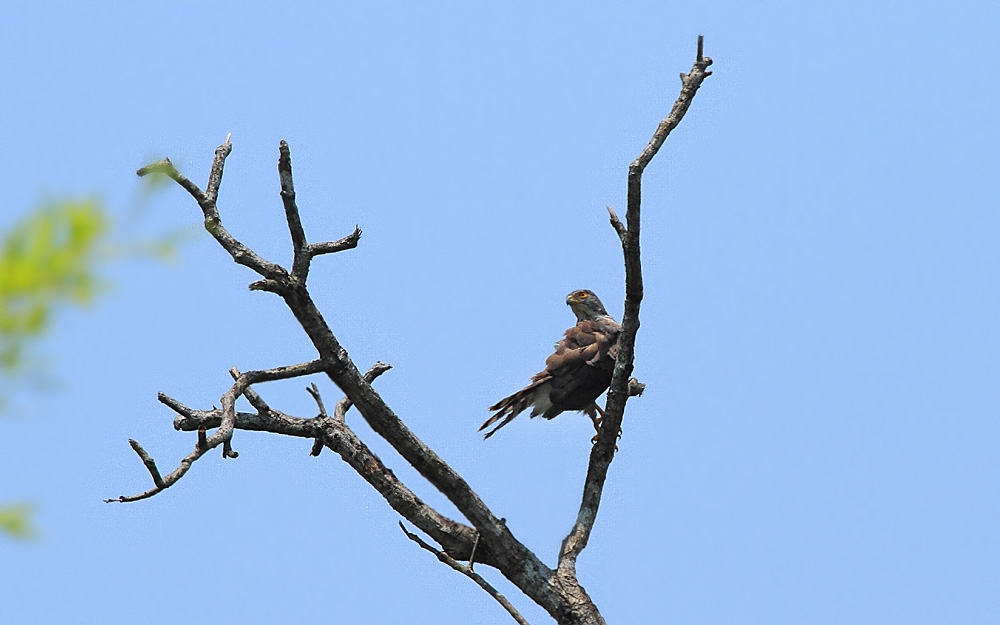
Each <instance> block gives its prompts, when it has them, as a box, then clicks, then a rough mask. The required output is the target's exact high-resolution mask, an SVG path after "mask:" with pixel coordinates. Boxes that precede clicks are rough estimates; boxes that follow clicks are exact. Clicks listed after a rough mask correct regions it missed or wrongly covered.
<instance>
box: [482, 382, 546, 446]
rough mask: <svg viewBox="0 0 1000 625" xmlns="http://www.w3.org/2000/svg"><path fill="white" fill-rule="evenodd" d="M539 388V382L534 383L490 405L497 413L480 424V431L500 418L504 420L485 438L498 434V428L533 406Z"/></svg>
mask: <svg viewBox="0 0 1000 625" xmlns="http://www.w3.org/2000/svg"><path fill="white" fill-rule="evenodd" d="M537 389H538V383H535V384H532V385H530V386H528V387H525V388H523V389H521V390H519V391H518V392H516V393H514V394H513V395H511V396H510V397H504V398H503V399H501V400H500V401H498V402H497V403H495V404H493V405H492V406H490V407H489V410H496V411H497V413H496V414H495V415H493V416H492V417H490V418H489V419H487V420H486V421H485V422H484V423H483V424H482V425H481V426H479V431H480V432H482V431H483V430H485V429H486V428H488V427H490V426H491V425H493V424H494V423H496V422H497V421H500V419H503V421H500V425H498V426H496V427H495V428H493V429H492V430H490V431H489V432H487V433H486V436H484V437H483V438H484V440H485V439H487V438H489V437H491V436H493V435H494V434H496V432H497V430H499V429H500V428H502V427H503V426H505V425H507V424H508V423H510V422H511V419H513V418H514V417H516V416H517V415H519V414H521V413H522V412H524V410H525V409H526V408H528V407H529V406H531V405H532V404H533V403H534V401H535V394H536V392H537Z"/></svg>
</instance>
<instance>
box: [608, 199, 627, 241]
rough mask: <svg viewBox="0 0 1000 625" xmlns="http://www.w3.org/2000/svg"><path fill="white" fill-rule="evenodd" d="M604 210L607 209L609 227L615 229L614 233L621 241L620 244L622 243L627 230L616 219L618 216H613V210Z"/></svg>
mask: <svg viewBox="0 0 1000 625" xmlns="http://www.w3.org/2000/svg"><path fill="white" fill-rule="evenodd" d="M605 208H607V209H608V215H610V216H611V227H612V228H614V229H615V232H617V233H618V238H619V239H621V240H622V243H624V242H625V235H626V234H628V230H626V229H625V225H624V224H622V222H621V220H620V219H618V215H617V214H615V209H613V208H611V207H610V206H606V207H605Z"/></svg>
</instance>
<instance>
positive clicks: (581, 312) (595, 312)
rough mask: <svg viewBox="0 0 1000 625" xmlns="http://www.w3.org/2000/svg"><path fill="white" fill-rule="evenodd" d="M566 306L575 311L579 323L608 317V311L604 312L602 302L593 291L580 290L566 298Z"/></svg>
mask: <svg viewBox="0 0 1000 625" xmlns="http://www.w3.org/2000/svg"><path fill="white" fill-rule="evenodd" d="M566 304H567V305H569V307H570V308H572V309H573V314H575V315H576V320H577V321H592V320H594V319H597V318H598V317H607V316H608V311H606V310H604V305H603V304H601V300H599V299H597V296H596V295H594V292H593V291H588V290H587V289H579V290H577V291H573V292H572V293H570V294H569V295H567V296H566Z"/></svg>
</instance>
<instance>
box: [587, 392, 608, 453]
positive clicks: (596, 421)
mask: <svg viewBox="0 0 1000 625" xmlns="http://www.w3.org/2000/svg"><path fill="white" fill-rule="evenodd" d="M594 408H596V409H597V412H599V413H600V414H601V416H599V417H598V416H594V415H588V416H590V420H591V421H592V422H593V423H594V431H595V432H596V434H594V438H592V439H591V440H590V442H591V443H597V436H598V434H600V433H601V421H603V420H604V411H603V410H601V407H600V406H598V405H597V402H596V401H595V402H594Z"/></svg>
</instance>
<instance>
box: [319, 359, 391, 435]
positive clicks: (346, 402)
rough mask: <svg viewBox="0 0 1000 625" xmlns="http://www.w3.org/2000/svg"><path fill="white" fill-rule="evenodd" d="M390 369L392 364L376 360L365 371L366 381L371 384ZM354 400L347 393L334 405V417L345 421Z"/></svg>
mask: <svg viewBox="0 0 1000 625" xmlns="http://www.w3.org/2000/svg"><path fill="white" fill-rule="evenodd" d="M389 369H392V365H387V364H385V363H384V362H382V361H379V362H376V363H375V364H374V365H372V366H371V368H370V369H369V370H368V371H366V372H365V375H364V380H365V382H367V383H369V384H371V383H372V382H374V381H375V378H377V377H378V376H380V375H382V374H383V373H385V372H386V371H388V370H389ZM353 405H354V402H352V401H351V398H350V397H347V396H346V395H345V396H344V397H343V398H342V399H341V400H340V401H338V402H337V405H336V406H334V407H333V418H334V419H337V420H338V421H343V420H344V417H345V416H347V411H348V410H350V409H351V406H353Z"/></svg>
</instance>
